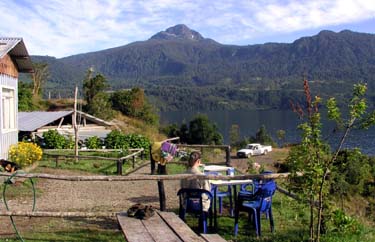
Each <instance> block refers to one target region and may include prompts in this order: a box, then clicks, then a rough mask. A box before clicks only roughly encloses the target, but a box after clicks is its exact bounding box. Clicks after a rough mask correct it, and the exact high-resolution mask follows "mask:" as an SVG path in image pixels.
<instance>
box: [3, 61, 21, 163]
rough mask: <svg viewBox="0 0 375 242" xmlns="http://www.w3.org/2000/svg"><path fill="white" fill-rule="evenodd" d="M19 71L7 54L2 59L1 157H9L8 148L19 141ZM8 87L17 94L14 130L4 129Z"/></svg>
mask: <svg viewBox="0 0 375 242" xmlns="http://www.w3.org/2000/svg"><path fill="white" fill-rule="evenodd" d="M17 77H18V71H17V68H16V67H15V65H14V63H13V62H12V60H11V58H10V57H9V56H8V55H5V56H4V57H3V58H1V59H0V140H1V144H0V158H3V159H7V158H8V150H9V147H10V146H11V145H12V144H17V141H18V129H17V127H18V117H17V110H18V105H17V103H18V95H17V94H18V90H17V85H18V83H17V82H18V78H17ZM3 88H8V89H13V90H14V94H15V107H14V108H15V112H16V117H15V118H16V120H15V122H16V128H15V129H14V130H4V129H3V125H2V124H3V120H2V117H3V101H2V100H3V96H2V89H3Z"/></svg>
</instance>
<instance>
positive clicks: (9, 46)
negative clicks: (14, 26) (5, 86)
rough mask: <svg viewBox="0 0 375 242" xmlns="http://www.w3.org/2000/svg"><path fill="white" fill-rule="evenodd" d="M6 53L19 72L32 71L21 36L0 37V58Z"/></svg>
mask: <svg viewBox="0 0 375 242" xmlns="http://www.w3.org/2000/svg"><path fill="white" fill-rule="evenodd" d="M8 53H9V55H10V57H11V58H12V59H13V61H14V62H16V65H17V68H18V71H19V72H32V70H33V65H32V62H31V60H30V56H29V53H27V49H26V46H25V44H24V43H23V39H22V38H8V37H0V58H3V57H4V56H5V55H6V54H8Z"/></svg>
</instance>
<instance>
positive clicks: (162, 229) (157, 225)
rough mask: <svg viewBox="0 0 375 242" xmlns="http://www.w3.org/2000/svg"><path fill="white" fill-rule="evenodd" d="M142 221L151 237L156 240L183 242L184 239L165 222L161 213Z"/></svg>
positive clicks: (158, 241)
mask: <svg viewBox="0 0 375 242" xmlns="http://www.w3.org/2000/svg"><path fill="white" fill-rule="evenodd" d="M142 223H143V225H144V227H145V228H146V230H147V231H148V233H149V234H150V235H151V237H152V238H153V239H154V240H153V241H156V242H165V241H167V242H182V240H181V239H180V238H179V237H178V236H177V235H176V234H175V233H174V231H173V230H171V228H170V227H169V226H168V225H167V224H166V223H165V222H164V220H163V219H162V218H161V217H160V215H159V213H156V214H155V215H154V216H152V217H151V218H149V219H147V220H142Z"/></svg>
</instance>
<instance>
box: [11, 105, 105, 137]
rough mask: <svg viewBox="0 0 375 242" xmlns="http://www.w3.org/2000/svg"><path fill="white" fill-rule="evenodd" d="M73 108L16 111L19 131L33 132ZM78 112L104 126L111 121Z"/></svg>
mask: <svg viewBox="0 0 375 242" xmlns="http://www.w3.org/2000/svg"><path fill="white" fill-rule="evenodd" d="M72 113H73V110H71V111H57V112H43V111H36V112H19V113H18V129H19V131H27V132H33V131H35V130H37V129H39V128H41V127H43V126H46V125H47V124H49V123H52V122H54V121H56V120H58V119H60V118H62V117H65V116H67V115H72ZM78 113H79V114H80V115H82V116H84V117H85V118H87V119H89V120H91V121H93V122H95V123H98V124H101V125H104V126H111V125H112V123H110V122H106V121H104V120H102V119H99V118H96V117H94V116H92V115H89V114H87V113H84V112H80V111H78Z"/></svg>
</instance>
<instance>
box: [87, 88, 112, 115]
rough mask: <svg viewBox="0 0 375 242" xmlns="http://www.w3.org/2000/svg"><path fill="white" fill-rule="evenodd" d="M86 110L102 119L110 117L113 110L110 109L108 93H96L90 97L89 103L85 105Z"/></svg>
mask: <svg viewBox="0 0 375 242" xmlns="http://www.w3.org/2000/svg"><path fill="white" fill-rule="evenodd" d="M87 112H88V113H89V114H92V115H94V116H96V117H98V118H101V119H104V120H110V119H112V118H113V116H114V111H113V110H112V103H111V101H110V97H109V94H107V93H105V92H100V93H97V94H96V95H95V96H94V98H93V99H92V101H91V104H90V105H89V106H87Z"/></svg>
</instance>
